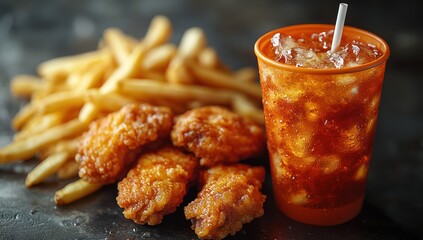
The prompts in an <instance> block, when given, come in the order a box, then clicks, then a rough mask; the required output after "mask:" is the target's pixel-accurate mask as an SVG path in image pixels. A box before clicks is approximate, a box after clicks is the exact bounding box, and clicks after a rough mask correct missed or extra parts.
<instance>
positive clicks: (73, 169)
mask: <svg viewBox="0 0 423 240" xmlns="http://www.w3.org/2000/svg"><path fill="white" fill-rule="evenodd" d="M78 168H79V164H78V162H76V161H75V159H71V160H69V161H67V162H65V163H64V164H63V165H62V166H60V168H59V169H58V170H57V177H58V178H59V179H70V178H74V177H77V176H78Z"/></svg>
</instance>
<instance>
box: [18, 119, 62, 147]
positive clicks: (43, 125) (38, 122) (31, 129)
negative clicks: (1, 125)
mask: <svg viewBox="0 0 423 240" xmlns="http://www.w3.org/2000/svg"><path fill="white" fill-rule="evenodd" d="M62 120H63V112H53V113H49V114H45V115H42V114H38V115H37V116H35V117H33V118H31V120H29V121H28V122H27V123H26V124H25V126H24V127H23V128H22V130H21V131H20V132H17V133H16V134H15V136H14V138H13V139H14V141H19V140H22V139H25V138H27V137H29V136H31V135H34V134H38V133H40V132H43V131H45V130H47V129H49V128H51V127H53V126H57V125H59V124H60V123H61V122H62Z"/></svg>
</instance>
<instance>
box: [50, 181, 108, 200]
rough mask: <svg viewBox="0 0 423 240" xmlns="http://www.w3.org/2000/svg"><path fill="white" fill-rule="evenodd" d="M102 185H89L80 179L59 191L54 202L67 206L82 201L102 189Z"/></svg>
mask: <svg viewBox="0 0 423 240" xmlns="http://www.w3.org/2000/svg"><path fill="white" fill-rule="evenodd" d="M101 186H102V185H101V184H95V183H88V182H86V181H84V180H82V179H79V180H77V181H75V182H73V183H69V184H68V185H66V186H65V187H64V188H62V189H60V190H59V191H57V192H56V193H55V195H54V202H55V203H56V204H57V205H66V204H69V203H71V202H74V201H76V200H78V199H81V198H83V197H85V196H88V195H90V194H91V193H93V192H95V191H97V190H98V189H100V188H101Z"/></svg>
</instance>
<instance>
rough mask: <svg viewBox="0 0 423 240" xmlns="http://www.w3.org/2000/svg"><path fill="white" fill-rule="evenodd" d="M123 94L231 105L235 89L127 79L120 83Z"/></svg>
mask: <svg viewBox="0 0 423 240" xmlns="http://www.w3.org/2000/svg"><path fill="white" fill-rule="evenodd" d="M119 91H120V92H121V93H122V94H131V95H132V96H134V97H136V96H142V98H145V97H150V98H157V99H161V98H163V99H169V100H175V101H182V102H187V101H192V100H197V101H201V102H203V103H207V104H219V105H230V104H231V102H232V96H233V95H234V92H233V91H228V90H219V91H216V89H213V88H209V87H203V86H194V85H179V84H166V83H162V82H157V81H153V80H138V79H127V80H125V81H122V82H121V83H120V84H119Z"/></svg>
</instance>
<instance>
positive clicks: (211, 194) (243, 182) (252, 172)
mask: <svg viewBox="0 0 423 240" xmlns="http://www.w3.org/2000/svg"><path fill="white" fill-rule="evenodd" d="M264 177H265V170H264V168H263V167H250V166H248V165H245V164H234V165H227V166H224V165H220V166H215V167H212V168H210V169H208V170H207V171H204V172H202V173H201V176H200V182H201V183H202V184H204V186H203V188H202V190H201V191H200V192H199V193H198V196H197V198H196V199H195V200H194V201H192V202H191V203H189V204H188V206H186V207H185V208H184V210H185V217H186V219H191V222H192V229H194V230H195V233H196V234H197V235H198V237H200V238H201V239H222V238H224V237H226V236H227V235H229V234H231V235H235V233H236V232H238V231H239V230H241V228H242V225H243V224H244V223H248V222H251V221H252V220H253V219H254V218H258V217H261V216H262V215H263V214H264V209H263V204H264V201H265V200H266V196H265V195H263V194H262V193H261V192H260V188H261V185H262V183H263V181H264Z"/></svg>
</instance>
